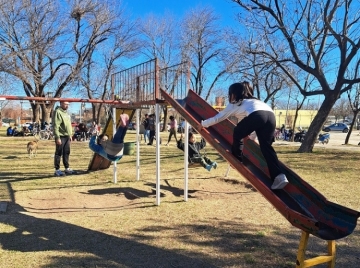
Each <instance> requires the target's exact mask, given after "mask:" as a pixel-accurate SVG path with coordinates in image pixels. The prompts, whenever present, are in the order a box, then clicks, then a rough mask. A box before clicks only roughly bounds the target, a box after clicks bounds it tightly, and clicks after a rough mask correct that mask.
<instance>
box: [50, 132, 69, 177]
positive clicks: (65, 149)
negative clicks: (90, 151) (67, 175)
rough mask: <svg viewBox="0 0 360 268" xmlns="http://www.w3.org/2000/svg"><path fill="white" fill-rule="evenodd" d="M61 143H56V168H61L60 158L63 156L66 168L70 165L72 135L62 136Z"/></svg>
mask: <svg viewBox="0 0 360 268" xmlns="http://www.w3.org/2000/svg"><path fill="white" fill-rule="evenodd" d="M60 139H61V144H60V145H58V144H56V149H55V157H54V166H55V169H56V170H58V169H60V160H61V157H62V160H63V165H64V167H65V168H68V167H69V156H70V137H68V136H62V137H60Z"/></svg>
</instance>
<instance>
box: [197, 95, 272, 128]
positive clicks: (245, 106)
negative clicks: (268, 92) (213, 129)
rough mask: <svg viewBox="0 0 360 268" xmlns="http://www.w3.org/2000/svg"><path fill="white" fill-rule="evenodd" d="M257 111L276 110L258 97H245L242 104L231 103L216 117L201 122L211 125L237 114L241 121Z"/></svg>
mask: <svg viewBox="0 0 360 268" xmlns="http://www.w3.org/2000/svg"><path fill="white" fill-rule="evenodd" d="M255 111H271V112H274V111H273V110H272V109H271V107H270V106H269V105H267V104H266V103H265V102H263V101H261V100H258V99H244V100H243V101H242V102H241V104H240V105H239V102H237V103H229V104H228V105H227V106H226V107H225V109H224V110H222V111H220V112H219V113H218V114H217V115H215V116H214V117H211V118H209V119H206V120H204V121H202V122H201V125H202V126H203V127H210V126H212V125H215V124H217V123H219V122H221V121H223V120H225V119H226V118H228V117H230V116H232V115H233V116H235V117H236V118H237V119H238V120H239V121H241V120H242V119H244V117H247V116H248V115H249V114H251V113H253V112H255Z"/></svg>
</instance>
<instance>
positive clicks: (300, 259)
mask: <svg viewBox="0 0 360 268" xmlns="http://www.w3.org/2000/svg"><path fill="white" fill-rule="evenodd" d="M308 241H309V233H307V232H304V231H302V233H301V238H300V245H299V250H298V254H297V258H296V268H303V267H305V266H304V261H305V251H306V246H307V243H308Z"/></svg>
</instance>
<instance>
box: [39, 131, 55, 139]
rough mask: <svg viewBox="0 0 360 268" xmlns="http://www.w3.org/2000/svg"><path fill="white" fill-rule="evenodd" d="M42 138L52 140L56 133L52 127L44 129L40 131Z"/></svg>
mask: <svg viewBox="0 0 360 268" xmlns="http://www.w3.org/2000/svg"><path fill="white" fill-rule="evenodd" d="M39 138H40V140H51V139H53V138H54V133H53V131H52V130H51V129H43V130H40V131H39Z"/></svg>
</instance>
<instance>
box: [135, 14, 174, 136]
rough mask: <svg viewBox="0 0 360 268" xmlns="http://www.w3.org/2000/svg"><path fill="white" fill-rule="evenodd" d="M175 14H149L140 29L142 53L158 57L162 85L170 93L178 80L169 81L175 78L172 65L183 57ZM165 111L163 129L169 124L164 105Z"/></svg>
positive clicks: (149, 57)
mask: <svg viewBox="0 0 360 268" xmlns="http://www.w3.org/2000/svg"><path fill="white" fill-rule="evenodd" d="M173 18H174V16H173V15H172V14H170V13H166V14H165V15H164V17H160V18H159V17H156V16H154V15H152V14H151V15H149V16H147V17H145V18H144V19H143V20H142V22H141V27H140V31H141V33H142V35H143V37H144V42H143V47H142V53H143V54H144V55H145V56H146V57H147V58H148V59H154V58H157V59H158V62H159V65H160V68H161V69H162V70H163V71H162V72H161V73H162V77H161V80H162V81H161V86H162V87H165V88H164V89H165V90H167V91H168V92H169V93H170V94H172V91H173V87H174V85H175V82H176V81H169V79H167V78H168V77H171V78H174V76H173V75H170V74H169V73H168V72H170V69H168V68H169V67H170V66H172V65H175V64H179V63H180V62H181V57H180V56H179V55H180V54H179V42H178V38H177V36H178V35H179V33H178V29H179V26H178V23H177V22H176V21H175V20H174V19H173ZM162 110H163V113H164V124H163V128H162V130H161V131H164V130H165V129H166V126H167V123H166V122H167V106H166V105H164V106H162Z"/></svg>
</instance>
